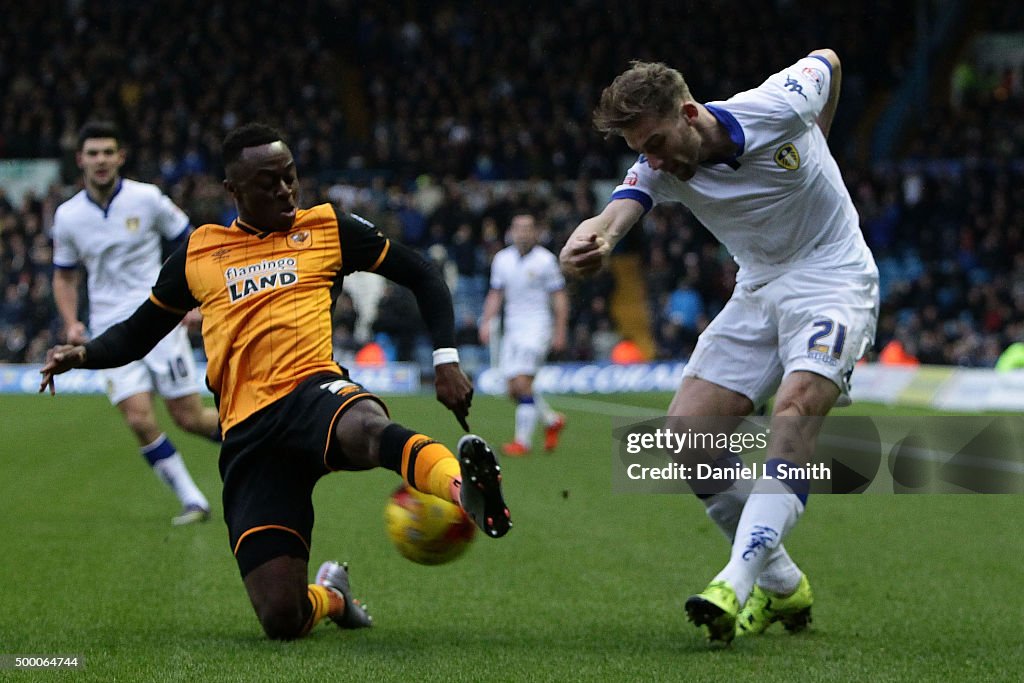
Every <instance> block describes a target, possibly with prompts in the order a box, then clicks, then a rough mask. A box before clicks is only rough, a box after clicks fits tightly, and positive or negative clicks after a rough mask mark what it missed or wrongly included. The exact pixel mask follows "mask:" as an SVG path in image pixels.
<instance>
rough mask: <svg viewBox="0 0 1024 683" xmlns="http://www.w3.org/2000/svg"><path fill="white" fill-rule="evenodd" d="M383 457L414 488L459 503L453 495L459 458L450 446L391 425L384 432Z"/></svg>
mask: <svg viewBox="0 0 1024 683" xmlns="http://www.w3.org/2000/svg"><path fill="white" fill-rule="evenodd" d="M380 460H381V464H382V465H384V466H385V467H387V468H389V469H391V470H394V471H395V472H398V473H399V474H400V475H401V476H402V479H404V480H405V483H406V484H408V485H409V486H411V487H412V488H414V489H416V490H418V491H422V492H424V493H429V494H431V495H434V496H437V497H438V498H441V499H443V500H446V501H448V502H449V503H455V504H456V505H458V504H459V503H458V498H453V495H454V492H455V491H457V489H458V487H457V486H453V485H452V482H453V481H454V480H459V479H460V478H461V470H460V468H459V461H458V459H457V458H456V457H455V455H454V454H453V453H452V452H451V451H450V450H448V447H447V446H445V445H444V444H442V443H439V442H437V441H434V440H433V439H431V438H429V437H427V436H424V435H423V434H417V433H416V432H414V431H412V430H410V429H406V428H405V427H402V426H401V425H398V424H391V425H388V427H387V428H385V430H384V434H382V435H381V444H380Z"/></svg>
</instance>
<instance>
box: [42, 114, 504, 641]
mask: <svg viewBox="0 0 1024 683" xmlns="http://www.w3.org/2000/svg"><path fill="white" fill-rule="evenodd" d="M223 156H224V165H225V172H226V180H225V181H224V186H225V188H226V189H227V191H228V192H229V193H230V194H231V196H232V197H233V198H234V201H235V204H236V206H237V208H238V219H237V220H236V221H234V222H233V223H232V224H231V225H204V226H201V227H199V228H198V229H197V230H196V231H195V232H194V233H192V234H191V235H190V236H189V239H188V242H187V243H186V244H185V245H184V246H183V247H182V248H181V249H179V250H178V251H177V252H175V254H173V255H172V256H171V257H170V258H169V259H168V260H167V262H166V263H165V264H164V266H163V268H162V269H161V272H160V277H159V279H158V280H157V283H156V285H155V286H154V287H153V290H152V292H151V294H150V298H149V301H147V302H146V303H144V304H143V305H142V306H140V307H139V308H138V309H137V310H136V311H135V312H134V313H133V314H132V315H131V317H129V318H128V319H127V320H125V321H123V322H121V323H119V324H117V325H115V326H113V327H112V328H110V329H109V330H108V331H107V332H106V333H104V334H103V335H101V336H99V337H98V338H96V339H94V340H92V341H90V342H89V343H88V344H85V345H84V346H58V347H55V348H53V349H51V350H50V352H49V353H48V356H47V363H46V364H45V365H44V367H43V369H42V374H43V379H42V382H41V385H40V390H41V391H42V390H43V389H45V388H46V387H47V386H49V388H50V390H51V392H52V391H53V390H54V384H53V377H54V375H57V374H60V373H62V372H65V371H67V370H69V369H71V368H74V367H86V368H105V367H114V366H117V365H120V364H123V363H126V362H128V361H130V360H133V359H135V358H139V357H141V356H142V355H143V354H145V353H146V351H148V349H149V348H151V347H152V346H153V345H154V344H155V343H156V341H157V340H159V338H160V337H162V336H163V335H164V334H166V332H167V331H168V330H169V329H171V328H172V327H173V326H174V325H176V324H177V323H178V321H180V320H181V318H182V316H183V315H184V314H185V312H186V311H188V310H189V309H191V308H193V307H195V306H199V308H200V311H201V312H202V314H203V341H204V345H205V347H206V355H207V357H208V359H209V364H208V369H207V378H206V379H207V383H208V384H209V386H210V388H211V390H212V391H213V393H214V395H215V396H216V399H217V405H218V408H219V410H220V419H221V424H222V426H223V429H224V443H223V446H222V448H221V456H220V472H221V478H222V479H223V481H224V518H225V521H226V522H227V525H228V532H229V537H230V543H231V548H232V551H233V552H234V554H235V559H236V561H237V563H238V568H239V571H240V573H241V575H242V578H243V581H244V583H245V587H246V589H247V591H248V593H249V597H250V599H251V601H252V604H253V608H254V609H255V611H256V614H257V616H258V618H259V620H260V623H261V625H262V626H263V629H264V631H265V632H266V634H267V635H268V636H269V637H270V638H274V639H292V638H298V637H301V636H303V635H305V634H306V633H308V632H309V630H310V629H311V628H312V627H313V626H314V625H315V624H316V623H317V622H318V621H320V620H321V619H322V618H324V617H325V616H326V617H330V618H331V619H332V620H333V621H334V622H335V623H336V624H338V625H339V626H341V627H342V628H361V627H365V626H370V625H371V619H370V617H369V615H368V614H367V613H366V611H365V610H364V609H363V608H362V607H361V606H360V605H359V603H358V601H355V600H353V599H352V598H351V595H350V589H349V581H348V572H347V570H346V568H345V566H344V565H340V564H337V563H333V562H326V563H324V565H323V566H321V568H320V571H319V572H318V573H317V576H316V579H315V581H314V582H313V583H311V584H310V583H308V567H307V564H308V561H309V546H310V540H311V536H312V528H313V505H312V491H313V486H314V484H315V483H316V482H317V480H318V479H319V478H320V477H322V476H323V475H325V474H327V473H329V472H333V471H336V470H366V469H371V468H375V467H387V468H389V469H392V470H394V471H395V472H397V473H398V474H400V475H401V476H402V478H403V479H404V480H405V481H406V483H407V484H408V485H409V486H412V487H414V488H416V489H418V490H420V491H423V492H426V493H430V494H433V495H435V496H438V497H440V498H443V499H445V500H448V501H450V502H453V503H456V504H459V505H461V506H462V508H463V509H464V510H465V511H466V513H467V514H468V515H469V516H470V517H471V518H472V519H473V521H474V522H475V523H476V524H477V526H479V527H480V528H481V529H482V530H483V531H484V533H485V534H486V535H488V536H491V537H500V536H503V535H505V533H507V532H508V530H509V528H510V527H511V519H510V515H509V511H508V508H507V507H506V505H505V502H504V498H503V496H502V492H501V474H500V468H499V466H498V463H497V460H496V458H495V456H494V454H493V452H492V451H491V449H490V448H489V447H488V445H487V444H486V443H485V442H484V440H483V439H481V438H480V437H478V436H475V435H472V434H467V435H466V436H464V437H463V438H462V439H461V440H460V441H459V445H458V448H457V450H458V453H459V457H458V458H456V457H455V456H454V455H453V453H452V452H451V451H450V450H449V449H448V448H447V447H445V446H444V445H442V444H440V443H438V442H436V441H434V440H433V439H430V438H428V437H427V436H425V435H423V434H420V433H418V432H416V431H414V430H412V429H408V428H406V427H404V426H402V425H400V424H397V423H395V422H392V421H391V419H390V417H389V415H388V412H387V409H386V407H385V406H384V403H383V402H382V401H381V400H380V399H379V398H377V397H376V396H374V395H372V394H370V393H369V392H367V391H366V390H365V389H364V388H363V387H361V386H360V385H358V384H356V383H355V382H353V381H352V380H351V379H350V378H349V376H348V372H347V371H346V370H345V369H344V368H342V367H341V366H339V365H338V364H337V363H336V362H335V361H334V359H333V358H332V346H331V310H332V308H333V305H334V299H335V297H336V296H337V294H338V293H339V292H340V291H341V286H342V279H343V278H344V276H345V275H346V274H348V273H351V272H354V271H356V270H365V271H372V272H376V273H378V274H380V275H382V276H384V277H386V278H388V279H390V280H392V281H394V282H396V283H398V284H400V285H403V286H405V287H408V288H409V289H410V290H412V292H413V293H414V294H415V296H416V300H417V303H418V304H419V308H420V311H421V314H422V315H423V318H424V320H425V322H426V324H427V327H428V328H429V330H430V334H431V337H432V339H433V341H434V345H435V349H436V350H435V352H434V363H435V368H436V380H435V383H436V390H437V398H438V400H439V401H440V402H441V403H442V404H444V405H445V407H447V408H448V409H449V410H451V411H452V412H453V413H454V414H455V415H456V417H457V418H458V419H459V421H460V423H461V424H462V425H463V427H464V428H465V429H466V430H467V431H468V426H467V424H466V417H467V416H468V414H469V408H470V402H471V399H472V395H473V389H472V385H471V383H470V381H469V379H468V378H467V377H466V375H465V374H464V373H463V372H462V370H461V368H460V367H459V362H458V360H459V359H458V354H457V353H456V351H455V349H454V348H453V347H454V339H455V331H454V327H455V326H454V313H453V311H452V302H451V294H450V293H449V291H448V288H447V286H446V285H445V283H444V279H443V278H442V277H441V275H440V273H439V272H438V271H437V270H436V269H435V268H434V267H433V266H432V265H430V263H429V262H428V261H427V260H426V259H424V258H423V257H422V256H420V255H419V254H417V253H416V252H414V251H412V250H411V249H409V248H407V247H405V246H403V245H401V244H398V243H394V242H391V241H390V240H388V239H387V238H386V237H384V236H383V235H382V234H381V233H380V231H378V230H377V229H376V228H375V227H374V226H373V224H371V223H370V222H368V221H366V220H364V219H362V218H359V217H358V216H354V215H351V214H347V213H344V212H341V211H337V210H336V209H335V208H334V207H332V206H331V205H329V204H323V205H320V206H315V207H313V208H311V209H299V208H298V199H297V193H298V175H297V172H296V168H295V161H294V159H293V158H292V153H291V151H290V150H289V149H288V146H287V145H286V144H285V142H284V141H283V140H282V138H281V135H280V134H279V133H278V132H277V131H276V130H274V129H273V128H271V127H269V126H265V125H263V124H247V125H245V126H242V127H241V128H238V129H236V130H234V131H232V132H231V133H229V134H228V136H227V137H226V138H225V140H224V149H223Z"/></svg>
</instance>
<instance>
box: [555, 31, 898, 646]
mask: <svg viewBox="0 0 1024 683" xmlns="http://www.w3.org/2000/svg"><path fill="white" fill-rule="evenodd" d="M840 82H841V71H840V62H839V58H838V56H837V55H836V54H835V52H833V51H832V50H828V49H823V50H815V51H813V52H811V53H810V54H809V55H808V56H807V57H805V58H803V59H800V60H799V61H797V62H796V63H795V64H792V65H790V66H787V67H786V68H784V69H782V70H781V71H779V72H778V73H776V74H774V75H772V76H770V77H769V78H768V79H767V80H766V81H765V82H764V83H762V84H761V85H760V86H758V87H757V88H754V89H752V90H748V91H745V92H741V93H739V94H737V95H735V96H733V97H731V98H730V99H728V100H725V101H721V102H712V103H708V104H701V103H699V102H697V101H696V100H695V99H694V98H693V96H692V95H691V94H690V92H689V88H688V87H687V85H686V82H685V81H684V80H683V77H682V75H681V74H680V73H679V72H678V71H676V70H674V69H670V68H668V67H666V66H665V65H664V64H655V63H644V62H634V64H633V65H632V68H630V69H629V70H627V71H626V72H624V73H623V74H621V75H619V76H618V77H617V78H616V79H615V80H614V82H613V83H612V84H611V85H610V86H609V87H608V88H606V89H605V91H604V92H603V93H602V96H601V102H600V104H599V106H598V107H597V109H596V110H595V113H594V123H595V126H596V127H597V128H598V129H599V130H601V131H603V132H605V133H609V134H612V133H614V134H620V135H622V136H623V138H625V141H626V144H627V145H629V147H630V148H631V149H633V150H635V151H637V152H639V153H640V157H639V159H638V161H637V162H636V163H635V164H634V165H633V167H632V168H631V169H630V170H629V172H628V173H627V175H626V178H625V180H624V181H623V183H622V184H621V185H619V186H618V187H617V188H616V189H615V191H614V192H613V194H612V199H611V201H610V202H609V203H608V205H607V206H606V207H605V209H604V210H603V211H602V212H601V214H599V215H598V216H595V217H593V218H590V219H587V220H586V221H584V222H582V223H581V224H580V225H579V226H578V227H577V228H576V230H575V231H574V232H573V234H572V235H571V236H570V238H569V240H568V241H567V243H566V245H565V247H564V248H563V249H562V252H561V257H560V258H561V264H562V268H563V270H564V271H565V272H566V273H568V274H573V275H578V276H585V275H588V274H591V273H593V272H595V271H597V270H599V269H600V268H601V266H602V264H603V263H604V260H605V258H606V255H607V253H608V252H609V251H610V250H611V248H612V247H613V246H614V245H615V244H616V243H617V242H618V241H619V239H621V238H622V236H623V235H624V234H625V233H626V232H627V231H628V230H629V229H630V227H631V226H632V225H633V224H634V223H636V222H637V220H639V219H640V218H641V216H643V215H644V214H645V213H646V212H647V211H649V210H650V209H651V207H653V206H654V205H655V204H659V203H663V202H681V203H683V204H685V205H686V206H687V207H688V208H689V209H690V210H691V211H692V212H693V214H694V216H695V217H696V218H697V219H698V220H699V221H700V222H701V223H702V224H703V225H704V226H706V227H707V228H708V230H710V231H711V232H712V234H714V235H715V237H716V238H718V240H719V241H720V242H721V243H722V244H723V245H724V246H725V247H726V248H727V249H728V250H729V252H730V253H731V254H732V256H733V257H734V258H735V260H736V262H737V264H738V265H739V272H738V275H737V282H736V288H735V290H734V292H733V295H732V297H731V298H730V299H729V301H728V303H727V304H726V306H725V307H724V308H723V310H722V312H721V313H719V315H718V316H717V317H716V318H715V320H714V321H712V323H711V324H710V325H709V326H708V328H707V329H706V330H705V331H704V333H703V334H702V335H701V337H700V339H699V341H698V343H697V347H696V349H695V350H694V353H693V356H692V357H691V358H690V360H689V362H688V363H687V365H686V369H685V371H684V376H683V380H682V383H681V384H680V387H679V389H678V391H677V392H676V395H675V397H674V398H673V400H672V403H671V404H670V406H669V410H668V413H669V415H670V416H675V417H680V418H683V417H689V418H694V417H696V418H699V417H705V416H707V417H714V416H721V417H739V416H746V415H749V414H750V413H751V412H752V411H753V410H754V408H755V407H757V406H760V405H762V404H764V403H765V402H766V401H767V400H768V399H769V398H771V396H772V395H773V394H774V396H775V402H774V406H773V409H772V421H771V429H772V431H771V436H770V438H769V442H768V451H767V457H768V461H767V463H766V466H767V469H768V471H769V473H778V472H779V471H781V468H785V467H787V466H788V465H789V464H790V463H794V462H796V463H798V464H799V463H800V461H801V460H802V459H803V458H806V457H807V456H808V455H809V452H808V451H809V450H810V448H811V444H813V443H814V439H815V437H816V435H817V429H818V427H819V423H820V420H815V419H810V418H813V417H818V416H824V415H826V414H827V413H828V412H829V411H830V410H831V408H832V407H833V406H834V405H836V404H837V403H839V404H840V405H844V404H847V403H848V402H849V377H850V374H851V372H852V371H853V367H854V364H855V363H856V361H857V360H858V359H859V358H860V357H861V355H862V354H863V353H864V351H865V350H866V348H867V346H868V345H869V344H870V343H872V341H873V339H874V334H875V325H876V321H877V317H878V271H877V268H876V267H875V262H874V259H873V257H872V256H871V253H870V251H869V250H868V248H867V245H866V244H865V242H864V239H863V237H862V235H861V231H860V227H859V219H858V216H857V213H856V210H855V209H854V206H853V202H852V200H851V199H850V195H849V193H848V191H847V190H846V186H845V185H844V183H843V179H842V177H841V175H840V172H839V168H838V166H837V164H836V162H835V159H834V158H833V157H832V155H831V153H830V151H829V149H828V143H827V142H826V137H827V135H828V132H829V128H830V126H831V123H832V118H833V116H834V115H835V110H836V105H837V103H838V100H839V89H840ZM794 416H795V417H804V418H806V419H801V420H794V419H786V418H787V417H794ZM716 462H717V461H716ZM728 464H732V463H731V462H722V463H721V465H723V466H726V465H728ZM723 470H724V467H723ZM808 489H809V482H808V481H806V480H801V481H792V480H789V481H785V482H783V481H780V480H777V479H772V478H761V479H759V480H757V481H756V482H749V481H746V482H744V481H740V480H733V481H732V483H731V485H729V486H728V488H725V489H724V490H720V491H718V492H716V493H713V494H711V495H707V494H704V495H701V498H702V500H703V502H704V504H705V506H706V509H707V513H708V515H709V516H710V517H711V518H712V519H713V520H714V521H715V523H716V524H717V525H718V526H719V527H720V528H721V529H722V531H723V532H724V533H725V535H726V536H727V537H728V538H729V539H730V541H731V543H732V552H731V556H730V560H729V562H728V564H726V566H725V568H724V569H723V570H722V571H721V572H719V574H718V575H717V576H716V577H715V578H714V580H712V582H711V583H710V584H709V585H708V587H707V588H706V589H705V590H704V591H703V592H702V593H700V594H698V595H694V596H692V597H690V598H689V599H688V600H687V601H686V611H687V616H688V617H689V619H690V620H691V621H693V622H694V623H695V624H697V625H698V626H700V627H702V628H704V629H705V631H706V633H707V635H708V637H709V638H710V639H711V640H718V641H724V642H729V641H731V640H732V639H733V637H734V635H752V634H757V633H761V632H763V631H764V629H766V628H767V627H768V626H770V625H771V624H772V623H774V622H781V623H782V624H783V625H784V626H785V627H786V628H787V629H788V630H790V631H797V630H800V629H802V628H804V627H805V626H806V625H807V623H808V622H809V620H810V609H811V604H812V602H813V597H812V593H811V589H810V584H809V583H808V581H807V577H806V576H805V575H804V574H803V573H802V572H801V571H800V569H799V568H798V567H797V566H796V564H795V563H794V562H793V561H792V560H791V559H790V558H789V556H788V555H787V553H786V551H785V549H784V547H783V545H782V540H783V538H784V537H785V536H786V533H787V532H788V531H789V530H790V529H792V528H793V526H794V525H795V524H796V521H797V519H798V518H799V517H800V515H801V514H802V513H803V510H804V506H805V504H806V502H807V493H808Z"/></svg>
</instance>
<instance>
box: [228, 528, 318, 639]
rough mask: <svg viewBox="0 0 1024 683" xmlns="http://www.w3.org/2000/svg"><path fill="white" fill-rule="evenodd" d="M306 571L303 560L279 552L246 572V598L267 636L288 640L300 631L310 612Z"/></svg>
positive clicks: (305, 563) (297, 635) (301, 632)
mask: <svg viewBox="0 0 1024 683" xmlns="http://www.w3.org/2000/svg"><path fill="white" fill-rule="evenodd" d="M262 535H264V534H257V535H256V536H255V538H259V537H260V536H262ZM244 545H245V544H244V543H243V547H244ZM282 552H285V551H282ZM306 572H307V561H306V560H305V559H303V558H301V557H289V556H283V555H282V556H278V557H274V558H273V559H270V560H268V561H266V562H264V563H263V564H261V565H260V566H258V567H256V568H255V569H252V570H251V571H249V572H247V573H246V574H245V578H244V582H245V588H246V590H247V591H248V593H249V600H250V601H251V602H252V606H253V609H254V610H255V611H256V617H257V618H258V619H259V621H260V625H261V626H262V627H263V632H264V633H266V634H267V637H268V638H271V639H273V640H291V639H293V638H298V637H299V636H301V635H302V634H303V631H304V629H305V626H306V622H307V621H308V620H309V611H310V605H309V601H308V599H307V597H306Z"/></svg>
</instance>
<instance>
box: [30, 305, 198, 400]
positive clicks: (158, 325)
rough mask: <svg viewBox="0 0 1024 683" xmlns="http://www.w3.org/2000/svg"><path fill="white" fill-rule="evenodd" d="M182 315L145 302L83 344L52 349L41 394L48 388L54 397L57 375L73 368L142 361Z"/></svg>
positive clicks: (40, 386) (47, 354) (43, 374)
mask: <svg viewBox="0 0 1024 683" xmlns="http://www.w3.org/2000/svg"><path fill="white" fill-rule="evenodd" d="M183 316H184V313H180V314H179V313H173V312H170V311H167V310H165V309H163V308H160V307H159V306H157V305H156V304H154V303H152V302H151V301H146V302H144V303H143V304H142V305H141V306H139V307H138V308H137V309H135V312H134V313H132V315H131V316H130V317H129V318H128V319H127V320H125V321H123V322H120V323H118V324H117V325H114V326H113V327H111V328H110V329H108V330H107V331H106V332H104V333H103V334H101V335H100V336H98V337H96V338H95V339H93V340H92V341H90V342H88V343H86V344H84V345H81V346H70V345H67V344H62V345H60V346H55V347H53V348H52V349H50V350H49V351H47V353H46V364H45V365H43V367H42V369H41V370H40V371H39V372H40V373H41V374H42V376H43V378H42V380H41V381H40V384H39V391H40V392H42V391H44V390H46V388H47V387H49V389H50V393H51V394H54V393H56V388H55V386H54V383H53V378H54V376H55V375H60V374H62V373H65V372H67V371H68V370H72V369H74V368H88V369H91V370H102V369H103V368H116V367H120V366H122V365H126V364H128V363H131V362H132V361H136V360H139V359H140V358H142V357H143V356H145V355H146V354H147V353H149V352H150V351H152V350H153V347H154V346H156V345H157V344H158V343H159V342H160V340H161V339H163V338H164V337H166V336H167V335H168V334H169V333H170V332H171V330H173V329H174V327H175V325H177V324H178V323H179V322H180V321H181V319H182V317H183Z"/></svg>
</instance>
